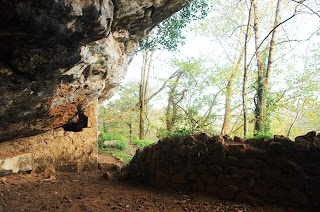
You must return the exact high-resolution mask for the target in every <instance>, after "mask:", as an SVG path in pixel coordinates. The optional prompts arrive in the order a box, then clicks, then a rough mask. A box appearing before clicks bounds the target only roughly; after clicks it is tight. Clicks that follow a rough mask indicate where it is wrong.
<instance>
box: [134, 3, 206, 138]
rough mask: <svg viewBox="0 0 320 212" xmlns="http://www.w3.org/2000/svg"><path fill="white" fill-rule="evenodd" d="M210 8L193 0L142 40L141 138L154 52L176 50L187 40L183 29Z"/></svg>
mask: <svg viewBox="0 0 320 212" xmlns="http://www.w3.org/2000/svg"><path fill="white" fill-rule="evenodd" d="M208 8H209V5H208V4H207V2H206V1H204V0H195V1H192V2H191V3H190V4H189V5H188V6H187V7H185V8H184V9H182V10H181V11H180V12H178V13H176V14H175V15H173V16H171V17H170V18H168V19H167V20H165V21H163V22H162V23H160V24H159V25H158V26H157V27H156V28H155V29H153V30H152V31H151V32H150V33H149V34H148V35H147V36H146V38H145V39H144V40H142V41H141V42H140V51H142V55H143V62H142V67H141V80H140V93H139V103H140V123H139V138H140V139H141V140H143V139H144V133H145V130H144V125H145V110H146V104H147V103H146V98H147V84H148V81H149V76H150V70H151V64H152V61H153V54H154V52H155V51H156V50H160V49H165V50H168V51H176V50H177V48H178V46H179V44H183V43H184V40H185V36H184V35H183V33H182V30H183V29H184V28H186V27H187V25H188V24H189V23H190V22H191V21H193V20H198V19H202V18H204V17H205V16H206V15H207V13H208ZM168 108H170V107H168ZM168 124H169V120H168ZM169 125H170V124H169ZM169 125H168V126H169Z"/></svg>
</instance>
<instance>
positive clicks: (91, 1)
mask: <svg viewBox="0 0 320 212" xmlns="http://www.w3.org/2000/svg"><path fill="white" fill-rule="evenodd" d="M187 2H188V1H186V0H176V1H170V0H130V1H129V0H113V1H111V0H59V1H57V0H41V1H39V0H2V1H1V2H0V95H1V100H0V159H1V161H0V164H2V165H3V164H4V166H2V168H1V169H0V170H2V171H6V169H10V168H5V167H7V166H8V167H9V166H11V165H8V164H11V163H15V164H17V163H21V167H24V168H21V169H20V168H14V169H13V170H7V171H8V172H16V171H17V170H24V169H25V170H28V169H30V167H32V169H33V170H38V171H40V170H56V169H59V170H64V169H68V167H67V165H66V164H68V163H70V166H69V168H70V167H71V168H70V169H74V170H81V169H82V168H81V167H80V166H79V161H83V162H85V161H88V162H89V164H90V163H91V162H92V161H94V160H95V159H94V158H95V157H96V156H95V154H96V147H95V145H94V140H95V139H96V129H93V128H95V127H96V124H94V123H92V121H95V119H94V118H93V117H95V115H90V117H89V119H90V120H91V121H90V123H91V124H90V126H89V125H88V126H89V127H85V128H83V129H82V131H80V132H68V131H65V130H68V129H69V128H71V129H72V128H73V126H74V125H75V123H77V119H81V114H84V113H87V112H88V110H89V111H90V110H92V108H91V107H89V105H92V104H93V103H94V105H95V104H96V103H95V102H96V101H97V100H99V101H100V102H103V101H104V100H106V99H109V98H110V97H111V96H112V95H113V94H114V93H115V91H116V90H117V87H118V85H119V83H120V81H121V80H122V78H123V77H124V75H125V73H126V70H127V67H128V65H129V63H130V61H131V60H132V57H133V56H134V54H135V51H136V49H137V45H138V42H139V41H140V40H141V39H143V37H144V36H145V35H146V33H148V32H149V31H150V30H151V29H152V28H153V27H155V26H156V25H157V24H158V23H160V22H161V21H162V20H164V19H166V18H168V17H169V16H170V15H172V14H174V13H175V12H177V11H178V10H180V9H182V8H183V7H184V6H186V5H187ZM88 107H89V108H88ZM92 107H94V108H95V106H92ZM85 111H86V112H85ZM90 113H91V114H94V112H93V111H91V112H90ZM78 127H79V126H78ZM80 128H81V127H80ZM21 154H23V155H21ZM19 155H20V156H19ZM8 157H13V158H11V159H9V160H6V159H5V158H8ZM10 161H11V162H10ZM14 161H15V162H14ZM17 161H18V162H17ZM23 161H24V162H23ZM73 163H76V165H74V164H73ZM50 164H51V165H50ZM62 164H65V165H66V167H65V168H62V167H61V165H62ZM72 164H73V165H72ZM14 166H17V165H14ZM19 166H20V165H19ZM3 167H4V168H3ZM72 167H73V168H72Z"/></svg>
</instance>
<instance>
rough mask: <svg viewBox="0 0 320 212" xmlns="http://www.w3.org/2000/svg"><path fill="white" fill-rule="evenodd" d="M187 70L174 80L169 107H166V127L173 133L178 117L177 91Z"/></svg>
mask: <svg viewBox="0 0 320 212" xmlns="http://www.w3.org/2000/svg"><path fill="white" fill-rule="evenodd" d="M184 72H185V71H180V72H179V73H178V75H177V78H176V80H175V81H174V83H173V85H172V87H171V88H170V91H169V98H168V104H167V109H166V127H167V131H168V133H169V134H170V133H172V128H173V126H174V123H175V117H176V112H177V111H176V106H175V102H174V100H175V93H176V89H177V86H178V83H179V80H180V78H181V77H182V76H183V74H184Z"/></svg>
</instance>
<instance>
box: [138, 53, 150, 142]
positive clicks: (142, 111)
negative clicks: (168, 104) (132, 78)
mask: <svg viewBox="0 0 320 212" xmlns="http://www.w3.org/2000/svg"><path fill="white" fill-rule="evenodd" d="M147 62H148V51H147V50H145V51H144V52H143V62H142V67H141V78H140V92H139V101H140V114H139V115H140V120H139V139H140V140H143V139H144V121H145V115H144V114H145V110H146V104H145V99H146V98H145V89H146V88H145V85H146V71H147Z"/></svg>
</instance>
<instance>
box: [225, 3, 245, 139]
mask: <svg viewBox="0 0 320 212" xmlns="http://www.w3.org/2000/svg"><path fill="white" fill-rule="evenodd" d="M241 10H242V11H243V6H242V9H241ZM243 22H244V16H242V17H241V22H240V26H242V25H243ZM242 39H243V33H242V31H241V30H240V31H239V36H238V41H237V46H236V49H235V51H236V53H235V55H234V60H233V65H232V70H231V71H232V73H231V76H230V77H229V79H228V83H227V87H226V94H225V98H226V101H225V107H224V108H225V111H224V119H223V125H222V129H221V135H226V134H228V132H229V126H230V122H231V112H232V109H231V106H232V102H231V101H232V95H233V83H234V80H235V78H236V76H237V74H238V72H239V66H240V62H241V59H242V56H243V52H244V50H243V48H241V47H240V44H241V42H242ZM239 48H241V50H240V49H239ZM239 51H240V53H238V52H239Z"/></svg>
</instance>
